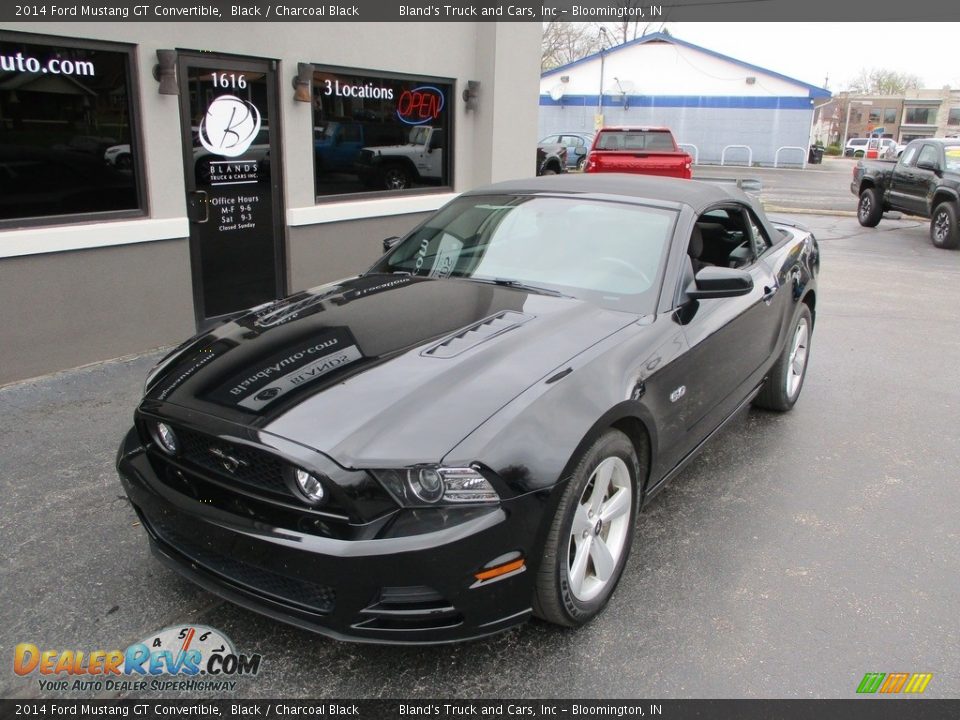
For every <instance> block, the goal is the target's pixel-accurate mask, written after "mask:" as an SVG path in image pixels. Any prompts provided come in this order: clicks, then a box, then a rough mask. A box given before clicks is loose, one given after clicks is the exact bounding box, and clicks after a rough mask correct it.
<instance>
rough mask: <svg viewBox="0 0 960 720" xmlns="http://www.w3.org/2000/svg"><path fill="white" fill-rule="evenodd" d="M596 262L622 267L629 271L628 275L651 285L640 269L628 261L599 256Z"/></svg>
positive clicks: (651, 282) (650, 281)
mask: <svg viewBox="0 0 960 720" xmlns="http://www.w3.org/2000/svg"><path fill="white" fill-rule="evenodd" d="M596 260H598V261H599V262H608V263H612V264H614V265H619V266H620V267H622V268H626V269H627V270H629V271H630V273H632V274H633V275H635V276H636V277H639V278H640V279H641V280H643V281H644V282H645V283H646V284H647V285H653V281H652V280H650V278H649V277H648V276H647V274H646V273H645V272H644V271H643V270H641V269H640V268H638V267H637V266H636V265H634V264H633V263H632V262H630V261H629V260H624V259H623V258H618V257H613V256H612V255H602V256H600V257H597V258H596Z"/></svg>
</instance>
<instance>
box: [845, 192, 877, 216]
mask: <svg viewBox="0 0 960 720" xmlns="http://www.w3.org/2000/svg"><path fill="white" fill-rule="evenodd" d="M872 205H873V203H872V202H870V196H869V195H864V196H863V197H862V198H860V217H861V219H865V218H866V217H867V215H869V214H870V208H871V206H872ZM847 207H849V205H848V206H847Z"/></svg>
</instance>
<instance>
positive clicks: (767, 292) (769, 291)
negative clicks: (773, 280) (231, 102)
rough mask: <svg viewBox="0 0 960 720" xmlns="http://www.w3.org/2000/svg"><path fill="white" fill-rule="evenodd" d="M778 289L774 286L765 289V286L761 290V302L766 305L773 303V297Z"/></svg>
mask: <svg viewBox="0 0 960 720" xmlns="http://www.w3.org/2000/svg"><path fill="white" fill-rule="evenodd" d="M778 289H779V288H778V287H777V286H776V285H774V286H773V287H767V286H765V287H764V288H763V301H764V302H765V303H766V304H767V305H769V304H770V303H771V302H773V296H774V295H776V294H777V290H778Z"/></svg>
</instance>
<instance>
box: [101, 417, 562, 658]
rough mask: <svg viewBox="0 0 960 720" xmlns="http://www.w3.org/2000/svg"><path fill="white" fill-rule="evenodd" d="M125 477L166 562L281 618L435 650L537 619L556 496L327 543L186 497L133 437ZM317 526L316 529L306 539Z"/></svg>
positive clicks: (407, 513) (461, 511) (411, 516)
mask: <svg viewBox="0 0 960 720" xmlns="http://www.w3.org/2000/svg"><path fill="white" fill-rule="evenodd" d="M117 470H118V472H119V474H120V480H121V482H122V484H123V487H124V490H125V491H126V493H127V496H128V497H129V499H130V502H131V503H132V505H133V507H134V509H135V511H136V512H137V515H138V516H139V517H140V519H141V522H142V524H143V526H144V528H145V529H146V530H147V533H148V535H149V539H150V546H151V549H152V550H153V552H154V554H155V555H156V556H157V557H158V558H159V559H160V560H161V561H162V562H164V563H165V564H166V565H168V566H170V567H171V568H173V569H174V570H176V571H177V572H179V573H181V574H182V575H184V576H186V577H187V578H188V579H190V580H192V581H193V582H195V583H196V584H198V585H200V586H201V587H203V588H205V589H207V590H208V591H210V592H212V593H215V594H217V595H219V596H221V597H223V598H225V599H226V600H229V601H231V602H234V603H236V604H238V605H242V606H244V607H247V608H249V609H251V610H254V611H256V612H259V613H262V614H264V615H268V616H270V617H273V618H275V619H278V620H282V621H284V622H287V623H291V624H293V625H297V626H299V627H302V628H305V629H308V630H312V631H315V632H318V633H321V634H324V635H328V636H331V637H334V638H337V639H342V640H354V641H360V642H378V643H423V644H429V643H445V642H454V641H461V640H468V639H472V638H477V637H482V636H484V635H489V634H493V633H497V632H500V631H502V630H505V629H507V628H509V627H512V626H514V625H516V624H519V623H522V622H524V621H525V620H526V619H527V618H529V616H530V614H531V612H532V611H531V608H530V601H531V598H532V596H533V591H534V579H535V576H536V571H537V566H538V559H539V557H540V554H541V549H542V540H543V532H542V529H541V527H540V525H541V522H540V520H541V518H543V517H544V513H545V509H546V508H547V507H548V505H549V503H550V498H551V495H552V491H550V490H545V491H542V492H539V493H531V494H528V495H524V496H521V497H518V498H514V499H511V500H509V501H506V502H503V503H501V504H500V505H499V506H496V507H474V508H446V509H442V508H430V509H427V510H398V511H396V512H394V513H393V514H392V515H391V516H390V517H389V518H386V519H379V520H378V521H377V524H379V525H380V527H378V528H376V529H375V530H374V531H373V532H371V531H370V528H369V527H368V528H365V529H364V532H361V533H356V535H357V536H362V537H366V538H369V539H359V540H357V539H342V538H343V537H345V534H344V533H326V535H327V536H324V531H323V528H322V527H320V525H322V523H320V521H318V520H316V519H305V520H304V522H301V523H298V525H299V526H297V527H276V526H274V525H273V524H271V523H267V522H264V521H263V519H262V518H261V519H258V518H257V517H256V516H251V515H250V514H247V513H243V514H241V512H242V511H241V510H240V509H239V505H238V507H237V508H230V507H224V506H223V505H224V504H223V503H222V502H221V503H217V504H215V503H211V502H204V501H203V500H198V499H196V498H194V497H190V496H189V495H187V494H185V493H183V492H180V491H178V489H177V488H175V487H173V486H171V485H170V484H168V483H166V482H164V481H163V480H161V478H160V477H158V474H157V472H156V471H155V469H154V466H153V464H152V463H151V460H150V457H149V455H148V453H147V452H146V450H145V448H143V447H142V445H141V443H140V440H139V438H138V436H137V434H136V432H135V431H133V430H131V432H130V433H128V435H127V437H126V438H125V439H124V442H123V445H122V446H121V448H120V453H119V456H118V460H117ZM310 523H317V525H316V527H317V528H318V532H316V533H313V532H305V530H306V529H308V528H309V527H310ZM337 535H340V537H337ZM516 553H520V554H521V555H522V556H523V557H524V558H525V560H526V565H525V566H524V567H523V568H521V569H520V570H519V571H515V572H513V573H510V574H507V575H504V576H502V577H500V578H497V579H495V580H488V581H485V582H478V581H477V580H476V578H475V573H477V572H478V571H480V570H481V569H482V568H483V566H484V565H486V564H487V563H489V562H490V561H492V560H495V559H496V558H499V557H503V556H507V555H510V554H516Z"/></svg>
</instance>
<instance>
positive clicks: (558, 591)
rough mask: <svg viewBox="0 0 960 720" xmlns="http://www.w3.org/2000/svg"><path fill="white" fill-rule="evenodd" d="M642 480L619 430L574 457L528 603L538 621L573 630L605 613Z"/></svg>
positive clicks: (626, 551)
mask: <svg viewBox="0 0 960 720" xmlns="http://www.w3.org/2000/svg"><path fill="white" fill-rule="evenodd" d="M645 473H646V468H642V467H641V465H640V461H639V460H638V459H637V453H636V450H635V449H634V447H633V443H632V442H630V438H628V437H627V436H626V435H624V434H623V433H622V432H620V431H619V430H612V429H611V430H608V431H607V432H605V433H604V434H603V435H602V436H600V438H599V439H598V440H597V441H596V442H595V443H594V444H593V445H592V446H591V447H590V449H589V450H587V451H586V452H585V453H583V455H581V456H580V459H579V461H578V462H577V464H576V469H575V470H574V471H573V474H572V476H571V477H570V479H569V480H568V481H567V486H566V487H565V488H564V490H563V496H562V497H561V499H560V505H559V506H558V507H557V511H556V515H555V516H554V518H553V521H552V523H551V526H550V532H549V534H548V535H547V541H546V544H545V545H544V549H543V559H542V561H541V563H540V571H539V573H538V575H537V579H536V582H537V585H536V590H535V592H534V598H533V608H534V612H535V613H536V614H537V616H538V617H540V618H543V619H544V620H547V621H548V622H552V623H555V624H557V625H563V626H566V627H579V626H581V625H584V624H585V623H587V622H589V621H590V620H592V619H593V618H594V617H595V616H596V615H598V614H599V613H600V611H601V610H603V608H604V607H605V606H606V604H607V601H608V600H609V599H610V596H611V595H613V591H614V590H615V589H616V586H617V583H618V582H619V581H620V577H621V576H622V575H623V568H624V567H625V566H626V563H627V557H628V556H629V554H630V547H631V545H632V544H633V535H634V527H635V524H636V515H637V488H638V484H639V481H638V479H639V478H641V477H644V476H645Z"/></svg>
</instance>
